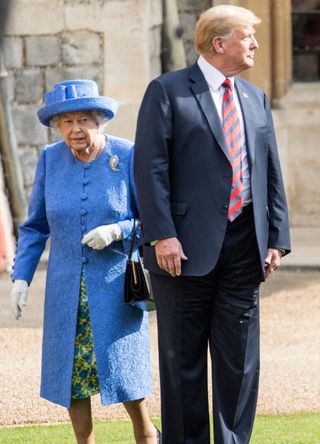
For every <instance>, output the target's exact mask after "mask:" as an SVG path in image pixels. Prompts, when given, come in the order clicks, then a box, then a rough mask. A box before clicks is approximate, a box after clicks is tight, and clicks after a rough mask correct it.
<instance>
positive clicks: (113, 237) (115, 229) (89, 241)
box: [81, 224, 122, 250]
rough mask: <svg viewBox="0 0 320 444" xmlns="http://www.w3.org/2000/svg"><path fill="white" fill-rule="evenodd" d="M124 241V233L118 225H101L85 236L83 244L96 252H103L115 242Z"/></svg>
mask: <svg viewBox="0 0 320 444" xmlns="http://www.w3.org/2000/svg"><path fill="white" fill-rule="evenodd" d="M120 239H122V231H121V228H120V226H119V225H118V224H110V225H100V227H97V228H94V229H93V230H91V231H89V233H87V234H85V235H84V236H83V239H82V241H81V243H82V244H86V245H88V247H91V248H93V249H94V250H102V249H103V248H105V247H107V246H108V245H110V244H111V243H112V242H113V241H118V240H120Z"/></svg>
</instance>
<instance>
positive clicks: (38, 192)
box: [11, 150, 50, 284]
mask: <svg viewBox="0 0 320 444" xmlns="http://www.w3.org/2000/svg"><path fill="white" fill-rule="evenodd" d="M45 154H46V151H45V150H43V151H42V153H41V155H40V158H39V161H38V165H37V168H36V173H35V179H34V183H33V188H32V194H31V199H30V204H29V209H28V218H27V220H26V221H25V222H23V223H22V224H21V225H20V227H19V237H18V245H17V254H16V257H15V265H14V272H13V274H12V276H11V278H12V279H13V280H16V279H23V280H25V281H27V282H28V283H29V284H30V283H31V281H32V279H33V275H34V273H35V270H36V268H37V265H38V263H39V260H40V257H41V254H42V253H43V250H44V248H45V245H46V241H47V239H48V237H49V234H50V230H49V225H48V221H47V217H46V203H45Z"/></svg>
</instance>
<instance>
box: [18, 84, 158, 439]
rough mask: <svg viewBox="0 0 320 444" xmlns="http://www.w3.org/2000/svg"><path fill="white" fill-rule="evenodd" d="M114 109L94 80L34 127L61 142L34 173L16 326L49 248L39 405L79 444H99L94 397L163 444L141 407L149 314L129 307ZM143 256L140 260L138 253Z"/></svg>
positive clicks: (125, 146) (129, 209)
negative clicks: (66, 418) (54, 130)
mask: <svg viewBox="0 0 320 444" xmlns="http://www.w3.org/2000/svg"><path fill="white" fill-rule="evenodd" d="M116 111H117V103H116V102H115V101H114V100H113V99H110V98H107V97H101V96H99V94H98V87H97V85H96V83H95V82H93V81H90V80H71V81H65V82H61V83H57V84H56V85H55V87H54V90H53V91H50V92H47V93H46V96H45V106H43V107H42V108H41V109H40V110H39V111H38V117H39V120H40V122H41V123H42V124H44V125H46V126H57V127H58V128H59V130H60V133H61V135H62V139H63V140H60V141H58V142H56V143H53V144H52V145H47V146H45V147H44V149H43V150H42V152H41V155H40V158H39V162H38V166H37V169H36V174H35V180H34V185H33V191H32V196H31V201H30V206H29V216H28V219H27V220H26V221H25V222H24V223H23V224H22V225H21V226H20V229H19V240H18V249H17V255H16V258H15V268H14V273H13V275H12V278H13V280H14V285H13V289H12V292H11V305H12V309H13V312H14V315H15V317H16V318H17V319H19V317H20V316H21V308H22V306H24V305H26V302H27V296H28V286H29V285H30V283H31V281H32V278H33V275H34V272H35V270H36V267H37V264H38V262H39V259H40V256H41V253H42V252H43V250H44V248H45V244H46V241H47V239H48V238H49V237H50V238H51V245H50V256H49V262H48V272H47V282H46V294H45V309H44V331H43V354H42V378H41V396H42V397H43V398H45V399H47V400H49V401H52V402H55V403H57V404H60V405H62V406H65V407H67V408H68V410H69V414H70V418H71V421H72V425H73V428H74V432H75V435H76V438H77V442H78V443H81V444H88V443H90V444H91V443H93V442H94V437H93V429H92V418H91V402H90V397H91V396H92V395H94V394H96V393H100V397H101V402H102V404H103V405H109V404H113V403H118V402H123V404H124V406H125V408H126V410H127V411H128V413H129V415H130V417H131V419H132V422H133V428H134V435H135V439H136V442H137V443H139V444H154V443H157V442H160V433H159V432H158V431H157V430H156V428H155V427H154V426H153V424H152V423H151V421H150V419H149V416H148V414H147V410H146V406H145V401H144V398H145V396H146V395H148V394H149V393H150V391H151V371H150V355H149V339H148V318H147V313H145V312H143V311H141V310H139V309H137V308H134V307H132V306H128V305H125V304H124V302H123V286H124V271H125V266H126V254H127V252H128V250H129V246H130V240H131V234H132V229H133V222H134V218H135V217H136V216H137V209H136V203H135V199H134V192H133V183H132V150H131V148H132V143H131V142H130V141H128V140H125V139H120V138H116V137H112V136H109V135H108V136H107V135H105V134H103V133H102V131H101V126H102V123H103V122H104V121H105V120H110V119H111V118H113V117H114V115H115V114H116ZM136 254H137V252H136Z"/></svg>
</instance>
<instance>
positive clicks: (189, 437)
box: [134, 5, 290, 444]
mask: <svg viewBox="0 0 320 444" xmlns="http://www.w3.org/2000/svg"><path fill="white" fill-rule="evenodd" d="M259 22H260V19H258V18H257V17H256V16H255V15H254V14H253V13H252V12H251V11H249V10H247V9H244V8H240V7H236V6H230V5H228V6H227V5H220V6H215V7H213V8H210V9H209V10H207V11H206V12H204V13H203V14H202V15H201V17H200V19H199V21H198V23H197V26H196V31H195V46H196V50H197V52H198V54H199V55H200V56H199V59H198V61H197V63H196V64H195V65H193V66H191V67H190V68H186V69H182V70H179V71H176V72H171V73H166V74H164V75H162V76H160V77H159V78H157V79H155V80H153V81H152V82H151V83H150V84H149V86H148V88H147V91H146V93H145V96H144V98H143V101H142V105H141V109H140V112H139V117H138V125H137V134H136V145H135V163H134V170H135V180H136V186H137V193H138V201H139V207H140V212H141V222H142V233H143V242H144V263H145V266H146V268H148V269H149V270H150V272H151V278H152V284H153V288H154V293H155V301H156V306H157V319H158V338H159V360H160V382H161V411H162V430H163V442H164V444H182V443H184V444H208V443H209V442H210V428H209V415H208V393H207V350H208V345H209V348H210V354H211V359H212V382H213V412H214V437H215V441H214V442H215V444H247V443H248V442H249V440H250V436H251V431H252V426H253V421H254V416H255V409H256V402H257V393H258V379H259V285H260V283H261V282H262V281H264V280H265V278H266V277H268V276H269V275H270V274H271V273H272V272H273V271H274V270H275V269H276V268H277V267H278V266H279V264H280V258H281V256H282V255H283V254H286V253H288V252H289V251H290V236H289V223H288V210H287V204H286V198H285V191H284V186H283V181H282V175H281V170H280V164H279V157H278V152H277V146H276V139H275V133H274V127H273V122H272V116H271V110H270V107H269V104H268V100H267V98H266V96H265V94H264V93H263V91H261V90H260V89H258V88H257V87H255V86H254V85H253V84H251V83H249V82H247V81H245V80H243V79H241V78H240V77H237V75H238V74H240V73H241V72H242V71H244V70H246V69H248V68H250V67H252V66H253V64H254V51H255V49H256V48H258V43H257V40H256V38H255V26H256V25H257V24H258V23H259Z"/></svg>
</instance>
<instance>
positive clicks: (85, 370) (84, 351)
mask: <svg viewBox="0 0 320 444" xmlns="http://www.w3.org/2000/svg"><path fill="white" fill-rule="evenodd" d="M99 392H100V389H99V379H98V371H97V366H96V357H95V354H94V350H93V338H92V330H91V325H90V313H89V305H88V295H87V290H86V283H85V277H84V272H83V271H82V274H81V284H80V297H79V308H78V319H77V331H76V342H75V350H74V362H73V372H72V387H71V398H72V399H82V398H89V397H90V396H92V395H96V394H97V393H99Z"/></svg>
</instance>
